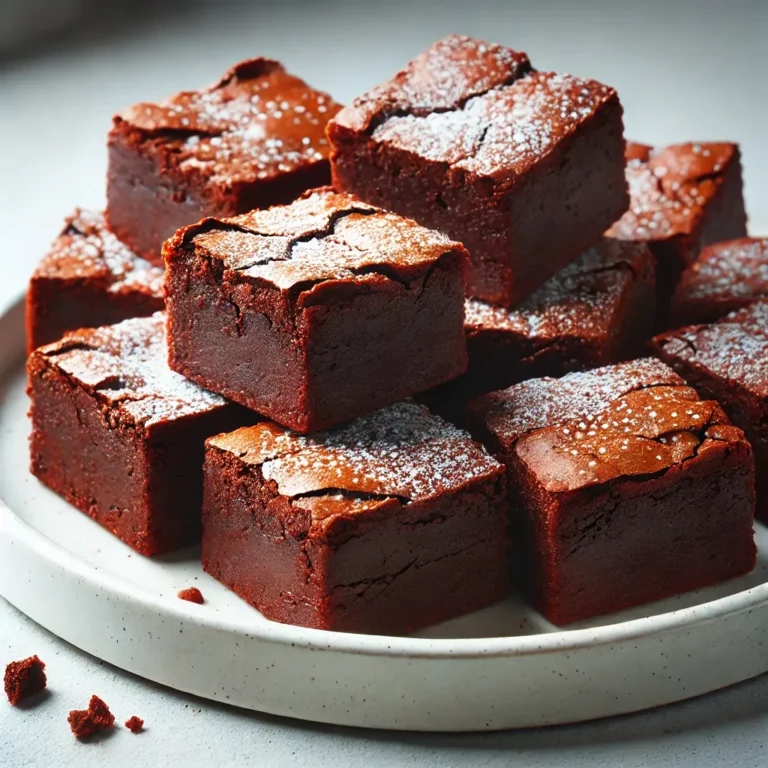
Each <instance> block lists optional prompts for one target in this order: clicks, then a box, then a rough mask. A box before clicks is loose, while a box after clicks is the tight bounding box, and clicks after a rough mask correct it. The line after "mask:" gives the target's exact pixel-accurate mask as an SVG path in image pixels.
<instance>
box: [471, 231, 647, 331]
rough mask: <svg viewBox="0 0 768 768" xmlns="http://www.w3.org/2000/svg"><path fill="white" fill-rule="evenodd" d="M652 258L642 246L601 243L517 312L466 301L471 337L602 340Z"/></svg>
mask: <svg viewBox="0 0 768 768" xmlns="http://www.w3.org/2000/svg"><path fill="white" fill-rule="evenodd" d="M652 258H653V257H652V256H651V253H650V251H649V250H648V247H647V246H646V245H645V244H643V243H632V242H621V241H619V240H615V239H609V238H603V239H602V240H601V241H600V242H599V243H598V244H597V245H595V246H593V247H592V248H590V249H589V250H588V251H585V252H584V253H583V254H582V255H581V256H580V257H579V258H578V259H577V260H576V261H574V262H572V263H571V264H570V265H568V266H567V267H566V268H565V269H563V270H561V271H560V272H558V273H557V274H556V275H555V276H554V277H552V278H550V279H549V280H548V281H547V282H546V283H544V285H542V286H541V288H539V289H538V290H537V291H536V292H535V293H533V294H531V295H530V296H529V297H528V298H527V299H525V300H524V301H522V302H521V303H520V304H518V305H517V306H516V307H515V308H514V309H506V308H504V307H499V306H496V305H495V304H486V303H485V302H483V301H477V300H476V299H467V301H466V305H465V306H466V310H465V320H464V325H465V327H466V329H467V334H468V335H469V336H470V337H472V336H473V335H476V334H478V333H481V332H487V331H501V332H512V333H519V334H523V335H525V336H528V337H530V338H539V339H543V340H546V339H554V338H562V337H564V336H569V335H571V336H573V335H576V336H579V337H593V336H603V335H605V334H607V333H610V331H611V329H612V326H611V324H612V321H613V317H614V316H613V312H612V310H613V308H614V307H615V306H618V302H619V300H620V299H621V296H622V295H623V293H624V291H625V290H626V287H627V285H628V284H629V283H631V282H632V280H633V279H634V276H635V275H637V274H640V273H642V271H643V266H644V264H650V263H652Z"/></svg>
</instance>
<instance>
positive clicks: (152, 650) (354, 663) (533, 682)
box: [0, 302, 768, 731]
mask: <svg viewBox="0 0 768 768" xmlns="http://www.w3.org/2000/svg"><path fill="white" fill-rule="evenodd" d="M23 349H24V333H23V308H22V305H21V303H20V302H19V303H17V304H16V305H14V307H12V308H11V310H10V311H9V312H7V313H6V314H4V315H3V316H2V317H0V373H2V385H1V386H0V466H2V473H0V498H1V499H2V500H3V502H4V503H2V502H0V594H2V595H3V596H4V597H5V598H6V599H7V600H9V601H10V602H11V603H13V604H14V605H15V606H16V607H17V608H19V609H20V610H21V611H23V612H24V613H26V614H27V615H28V616H30V617H31V618H32V619H34V620H35V621H37V622H38V623H40V624H42V625H43V626H44V627H46V628H47V629H49V630H50V631H52V632H53V633H55V634H56V635H58V636H60V637H62V638H64V639H65V640H67V641H68V642H70V643H72V644H74V645H76V646H77V647H79V648H82V649H83V650H85V651H88V652H89V653H92V654H94V655H95V656H98V657H99V658H101V659H104V660H105V661H108V662H110V663H112V664H115V665H116V666H118V667H122V668H124V669H127V670H129V671H131V672H134V673H136V674H138V675H142V676H143V677H146V678H149V679H150V680H154V681H157V682H159V683H164V684H165V685H169V686H171V687H173V688H178V689H179V690H182V691H187V692H189V693H194V694H198V695H200V696H204V697H207V698H210V699H216V700H218V701H224V702H228V703H231V704H235V705H238V706H242V707H248V708H251V709H257V710H261V711H263V712H270V713H274V714H279V715H290V716H293V717H299V718H304V719H307V720H317V721H322V722H327V723H337V724H343V725H355V726H368V727H376V728H396V729H418V730H439V731H454V730H490V729H498V728H510V727H523V726H533V725H543V724H551V723H567V722H576V721H579V720H588V719H591V718H597V717H603V716H606V715H616V714H620V713H625V712H632V711H636V710H639V709H644V708H647V707H653V706H657V705H660V704H667V703H669V702H673V701H678V700H680V699H684V698H688V697H691V696H695V695H697V694H701V693H705V692H707V691H712V690H714V689H716V688H721V687H723V686H726V685H730V684H732V683H735V682H738V681H741V680H745V679H746V678H749V677H753V676H756V675H758V674H761V673H762V672H765V671H766V670H768V643H765V642H764V640H765V635H766V627H768V584H766V583H765V582H766V581H768V530H766V529H765V528H763V527H762V526H760V525H757V526H756V529H757V540H758V548H759V551H760V555H759V564H758V567H757V568H756V570H755V571H754V572H753V573H752V574H750V575H749V576H747V577H744V578H742V579H738V580H734V581H731V582H728V583H726V584H722V585H720V586H718V587H715V588H713V589H708V590H703V591H700V592H697V593H689V594H686V595H682V596H680V597H677V598H674V599H672V600H667V601H664V602H662V603H656V604H654V605H649V606H643V607H641V608H639V609H636V610H633V611H628V612H625V613H623V614H620V615H614V616H609V617H603V618H602V619H600V620H599V621H596V622H591V623H589V624H584V625H580V626H578V627H577V628H575V629H573V628H572V629H570V630H569V631H566V632H563V631H558V630H557V628H556V627H553V626H552V625H550V624H548V623H547V622H546V621H544V620H543V619H542V618H541V617H540V616H539V615H538V614H536V613H535V612H534V611H532V610H531V609H530V608H528V607H527V606H526V605H525V604H524V603H523V602H522V601H520V600H517V599H514V598H512V599H510V600H508V601H507V602H505V603H502V604H500V605H497V606H494V607H492V608H489V609H486V610H484V611H480V612H478V613H475V614H473V615H470V616H465V617H463V618H460V619H456V620H454V621H450V622H447V623H445V624H442V625H440V626H437V627H433V628H431V629H430V630H428V631H426V632H422V633H420V634H419V635H418V636H414V637H382V636H376V635H353V634H343V633H337V632H324V631H320V630H310V629H303V628H301V627H293V626H288V625H281V624H276V623H273V622H270V621H267V620H266V619H264V618H263V617H262V616H261V614H259V613H258V612H256V611H255V610H253V609H252V608H251V607H249V606H248V605H246V604H245V603H244V602H242V601H240V600H239V599H238V598H237V597H236V596H235V595H233V594H232V593H230V592H228V591H227V590H226V589H224V587H222V586H221V585H220V584H218V582H216V581H214V580H213V579H212V578H210V577H209V576H207V575H206V574H204V573H203V571H202V570H201V568H200V564H199V556H198V551H197V550H196V549H189V550H185V551H182V552H178V553H175V554H173V555H171V556H167V557H161V558H157V559H153V560H148V559H146V558H143V557H141V556H140V555H137V554H136V553H134V552H133V551H132V550H130V549H129V548H128V547H126V546H125V545H123V544H122V543H121V542H120V541H118V540H117V539H115V538H114V537H112V536H111V535H110V534H108V533H107V532H106V531H104V530H103V529H101V528H100V527H99V526H98V525H96V524H95V523H94V522H92V521H91V520H90V519H88V518H87V517H86V516H85V515H83V514H81V513H80V512H78V511H77V510H75V509H73V508H72V507H70V506H68V505H67V504H66V503H65V502H64V501H62V500H61V499H59V498H58V497H57V496H55V495H54V494H52V493H51V492H50V491H48V490H47V489H45V488H44V487H43V486H42V485H40V484H39V483H38V482H37V480H35V479H34V478H33V477H32V476H31V475H30V474H29V472H28V456H27V434H28V431H29V424H28V420H27V416H26V412H27V399H26V395H25V393H24V386H25V381H24V373H23V366H22V360H23ZM188 586H197V587H199V588H200V589H201V590H202V592H203V594H204V595H205V599H206V603H205V605H203V606H198V605H194V604H191V603H186V602H184V601H182V600H179V599H178V598H177V597H176V593H177V592H178V590H179V589H181V588H183V587H188ZM30 652H31V650H30Z"/></svg>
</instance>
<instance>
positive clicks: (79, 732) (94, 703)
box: [67, 696, 115, 739]
mask: <svg viewBox="0 0 768 768" xmlns="http://www.w3.org/2000/svg"><path fill="white" fill-rule="evenodd" d="M67 722H68V723H69V727H70V728H71V729H72V733H74V734H75V736H76V737H77V738H78V739H86V738H88V737H89V736H93V735H94V734H96V733H99V731H106V730H109V729H110V728H112V726H114V724H115V716H114V715H113V714H112V713H111V712H110V711H109V707H108V706H107V705H106V704H105V703H104V702H103V701H102V700H101V699H100V698H99V697H98V696H91V700H90V701H89V702H88V709H73V710H72V711H71V712H70V713H69V717H68V718H67Z"/></svg>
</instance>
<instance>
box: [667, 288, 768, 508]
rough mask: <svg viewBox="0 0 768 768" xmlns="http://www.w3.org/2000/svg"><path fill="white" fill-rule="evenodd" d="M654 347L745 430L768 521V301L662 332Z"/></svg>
mask: <svg viewBox="0 0 768 768" xmlns="http://www.w3.org/2000/svg"><path fill="white" fill-rule="evenodd" d="M653 348H654V350H655V352H656V353H657V354H658V355H659V357H661V358H662V359H663V360H665V361H666V362H667V363H669V365H671V366H672V367H673V368H674V369H675V370H676V371H677V372H678V373H680V374H681V375H682V376H683V378H684V379H685V380H686V381H687V382H688V383H689V384H690V385H691V386H692V387H695V388H696V389H697V390H698V391H699V393H700V394H701V395H702V397H711V398H714V399H716V400H718V401H719V402H720V404H721V405H722V406H723V409H724V410H725V412H726V413H727V414H728V415H729V416H730V417H731V419H733V422H734V423H735V424H736V425H737V426H739V427H741V429H743V430H744V433H745V434H746V436H747V438H748V439H749V441H750V443H752V448H753V449H754V452H755V463H756V465H757V468H758V473H757V516H758V517H759V518H760V519H762V520H764V521H765V522H768V475H766V470H767V469H768V301H762V302H758V303H755V304H752V305H751V306H749V307H746V308H745V309H742V310H739V311H738V312H734V313H733V314H730V315H727V316H726V317H725V318H723V319H722V320H721V321H720V322H717V323H714V324H712V325H694V326H689V327H687V328H680V329H678V330H676V331H669V332H668V333H664V334H661V335H660V336H657V337H656V338H655V339H654V340H653Z"/></svg>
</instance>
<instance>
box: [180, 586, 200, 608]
mask: <svg viewBox="0 0 768 768" xmlns="http://www.w3.org/2000/svg"><path fill="white" fill-rule="evenodd" d="M177 597H178V598H179V600H186V601H187V602H188V603H197V604H198V605H203V603H205V598H204V597H203V593H202V592H201V591H200V590H199V589H198V588H197V587H187V588H186V589H182V590H180V591H179V593H178V595H177Z"/></svg>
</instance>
